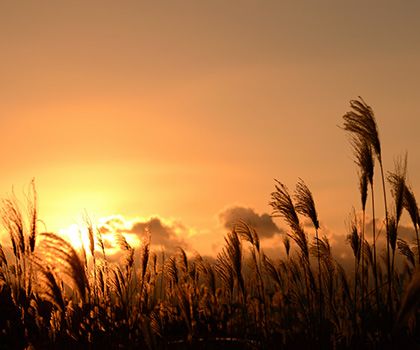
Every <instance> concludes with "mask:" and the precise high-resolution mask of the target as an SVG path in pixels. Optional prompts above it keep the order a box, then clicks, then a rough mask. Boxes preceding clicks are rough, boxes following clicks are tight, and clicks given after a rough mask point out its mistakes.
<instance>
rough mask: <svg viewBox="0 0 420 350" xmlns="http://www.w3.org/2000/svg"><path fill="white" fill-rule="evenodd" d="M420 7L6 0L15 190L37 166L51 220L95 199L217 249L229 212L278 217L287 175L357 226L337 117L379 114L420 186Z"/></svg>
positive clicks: (107, 210) (0, 135)
mask: <svg viewBox="0 0 420 350" xmlns="http://www.w3.org/2000/svg"><path fill="white" fill-rule="evenodd" d="M419 13H420V3H419V2H418V1H415V0H408V1H404V3H403V4H402V3H397V2H395V1H381V2H366V1H351V2H347V3H346V4H345V6H344V4H343V3H339V2H337V1H332V0H329V1H320V2H319V1H317V2H310V1H306V2H292V1H280V0H278V1H258V2H257V1H248V0H242V1H229V0H223V1H195V0H194V1H192V0H191V1H165V2H164V1H118V2H117V1H109V0H101V1H71V2H57V1H47V0H46V1H42V2H27V1H19V0H18V1H8V2H6V1H3V2H2V3H1V4H0V36H1V38H0V49H1V51H0V52H2V55H1V61H0V62H1V65H0V77H1V78H0V123H1V124H0V150H1V161H2V171H1V173H0V195H1V197H3V198H4V197H6V196H7V194H8V193H10V192H11V188H12V186H14V188H15V192H16V194H17V195H18V196H20V197H22V196H21V194H22V191H23V190H24V188H25V187H27V186H28V184H29V183H30V181H31V179H32V178H33V177H34V178H35V180H36V184H37V189H38V196H39V210H40V216H41V218H42V219H43V220H44V221H45V223H46V224H47V227H48V229H49V230H50V231H58V230H60V229H61V228H67V227H69V226H70V225H71V224H73V223H74V222H78V223H82V219H81V215H82V213H83V212H84V210H85V209H86V210H87V212H88V213H89V214H90V215H91V216H93V217H94V218H95V219H96V220H97V221H99V220H100V218H101V217H108V216H111V215H120V216H121V217H123V218H124V219H125V220H127V221H130V220H134V219H136V218H144V220H149V218H150V217H151V216H157V217H159V218H160V219H161V220H162V222H166V223H167V225H168V226H167V227H173V225H174V223H175V222H176V223H178V224H177V225H178V226H177V227H178V228H177V229H176V230H175V231H176V232H178V233H174V234H180V235H181V236H182V239H185V240H188V241H189V242H190V243H191V242H192V243H191V244H194V245H196V246H197V248H196V249H202V251H204V252H206V253H208V252H210V250H211V249H213V248H211V247H215V246H218V245H220V244H221V243H222V242H223V238H222V235H223V233H224V232H225V231H226V229H225V228H223V227H221V225H222V224H223V222H220V217H221V216H218V214H219V213H223V211H224V210H225V209H226V208H229V207H231V208H232V207H233V206H234V205H242V206H244V207H250V208H252V209H253V210H254V212H256V213H258V215H263V214H264V213H271V208H270V207H269V206H268V202H269V200H270V193H271V192H272V191H273V190H274V181H273V178H277V179H278V180H280V181H282V182H284V183H285V184H286V185H287V186H288V187H289V188H290V189H291V190H293V188H294V185H295V183H296V182H297V179H298V177H301V178H303V179H304V180H305V182H306V184H307V185H308V186H309V188H310V189H311V190H312V192H313V195H314V197H315V200H316V204H317V207H318V212H319V216H320V219H321V220H322V221H323V222H324V223H325V225H326V226H328V228H329V230H330V231H331V232H336V233H337V234H338V235H340V234H344V233H345V225H344V221H345V219H346V218H347V216H348V213H349V212H350V210H351V207H352V205H354V206H355V207H356V209H358V208H359V207H360V206H359V195H358V189H357V173H356V167H355V165H354V164H353V162H352V155H351V148H350V146H349V144H348V141H347V139H346V136H345V134H344V132H343V131H342V130H340V129H339V128H338V127H337V125H342V115H343V114H344V113H345V112H347V111H348V110H349V103H348V102H349V100H350V99H354V98H357V96H358V95H361V96H363V98H364V99H365V100H366V102H367V103H368V104H370V105H371V106H372V107H373V109H374V111H375V114H376V118H377V122H378V124H379V131H380V135H381V141H382V147H383V154H384V165H385V168H386V170H392V169H393V161H394V159H395V157H396V156H397V155H399V154H400V153H401V152H403V151H405V150H407V151H408V154H409V156H408V161H409V164H408V169H409V178H410V183H411V185H412V186H413V189H414V191H415V192H417V193H419V192H418V191H419V190H420V187H419V186H420V185H419V181H420V158H419V156H420V154H419V150H420V147H419V144H420V138H419V137H418V131H419V130H420V104H419V102H418V98H419V93H420V65H419V62H420V44H419V43H420V22H419V21H418V15H419ZM377 184H379V178H378V181H377ZM378 215H381V214H380V213H379V214H378ZM218 218H219V219H218ZM165 220H166V221H165ZM275 222H276V223H277V224H278V225H279V226H282V227H283V226H284V225H283V223H282V222H281V220H277V219H276V221H275ZM180 227H181V228H180ZM175 231H174V232H175ZM330 231H328V232H330ZM152 235H153V232H152ZM192 237H193V238H192ZM194 237H195V238H194ZM275 237H277V236H275ZM275 237H274V238H275ZM274 238H272V239H274ZM277 238H278V237H277ZM180 241H181V240H180ZM267 242H268V241H267ZM270 244H271V245H272V244H274V243H273V242H271V243H270ZM213 251H214V249H213Z"/></svg>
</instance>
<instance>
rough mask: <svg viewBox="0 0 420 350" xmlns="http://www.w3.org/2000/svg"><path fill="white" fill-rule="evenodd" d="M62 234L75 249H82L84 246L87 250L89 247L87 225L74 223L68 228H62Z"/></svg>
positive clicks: (60, 231) (60, 232)
mask: <svg viewBox="0 0 420 350" xmlns="http://www.w3.org/2000/svg"><path fill="white" fill-rule="evenodd" d="M58 233H59V234H60V235H62V236H63V237H64V238H66V239H67V240H68V241H69V242H70V243H71V245H72V246H73V248H74V249H77V250H78V249H80V248H82V246H83V247H84V248H85V249H86V250H87V249H89V238H88V230H87V228H86V227H83V226H79V225H78V224H72V225H70V227H69V228H67V229H60V230H59V231H58Z"/></svg>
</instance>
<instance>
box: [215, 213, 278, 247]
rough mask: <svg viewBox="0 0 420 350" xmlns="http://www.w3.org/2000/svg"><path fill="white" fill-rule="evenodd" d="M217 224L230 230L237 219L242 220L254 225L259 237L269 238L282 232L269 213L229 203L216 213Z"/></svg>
mask: <svg viewBox="0 0 420 350" xmlns="http://www.w3.org/2000/svg"><path fill="white" fill-rule="evenodd" d="M217 219H218V221H219V224H220V225H221V226H222V227H224V228H226V229H228V230H230V229H232V227H233V225H234V223H235V222H236V221H238V220H244V221H245V222H247V223H250V224H252V225H254V226H255V228H256V229H257V231H258V234H259V236H260V238H262V239H263V238H271V237H273V236H274V235H276V234H279V233H283V232H284V231H283V229H281V228H279V227H278V226H277V225H276V224H275V223H274V221H273V219H272V217H271V216H270V215H269V214H266V213H264V214H262V215H260V214H258V213H256V212H255V210H254V209H252V208H249V207H245V206H241V205H231V206H229V207H226V208H225V209H223V210H222V211H220V212H219V213H218V214H217Z"/></svg>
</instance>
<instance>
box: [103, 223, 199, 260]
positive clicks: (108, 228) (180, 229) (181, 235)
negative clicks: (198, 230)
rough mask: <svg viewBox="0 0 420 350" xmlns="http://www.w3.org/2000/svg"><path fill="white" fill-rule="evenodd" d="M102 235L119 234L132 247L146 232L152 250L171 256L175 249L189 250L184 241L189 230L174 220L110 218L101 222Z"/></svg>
mask: <svg viewBox="0 0 420 350" xmlns="http://www.w3.org/2000/svg"><path fill="white" fill-rule="evenodd" d="M101 222H102V223H101V225H100V227H99V228H100V230H101V232H102V233H104V234H106V233H121V234H123V235H124V237H125V238H126V239H127V241H128V243H130V242H132V243H133V245H134V246H136V245H140V244H141V242H142V241H143V240H144V239H145V237H146V235H147V233H148V232H150V236H151V246H152V248H153V249H154V250H161V249H163V250H164V251H165V252H167V253H169V254H171V253H172V252H174V251H175V250H176V249H177V247H182V248H183V249H186V250H187V249H189V244H188V243H187V242H186V239H187V238H188V236H189V235H190V234H191V231H192V230H191V229H190V228H188V227H187V226H185V225H183V224H182V223H181V222H179V221H176V220H165V219H162V218H159V217H157V216H155V217H150V218H148V219H133V220H125V219H124V218H123V217H121V216H111V217H107V218H103V219H102V220H101ZM130 244H131V243H130Z"/></svg>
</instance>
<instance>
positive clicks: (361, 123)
mask: <svg viewBox="0 0 420 350" xmlns="http://www.w3.org/2000/svg"><path fill="white" fill-rule="evenodd" d="M359 100H360V101H358V100H351V101H350V107H351V108H352V111H350V112H347V113H346V114H345V115H344V116H343V119H344V130H346V131H348V132H350V133H352V134H355V135H357V136H358V138H359V139H360V140H365V141H367V142H368V143H369V144H370V145H371V146H372V148H373V149H374V151H375V153H376V156H377V157H378V160H379V162H380V163H381V162H382V160H381V143H380V141H379V133H378V127H377V124H376V120H375V116H374V113H373V110H372V108H371V107H370V106H368V105H367V104H366V102H365V101H364V100H363V99H362V98H361V97H360V96H359Z"/></svg>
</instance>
